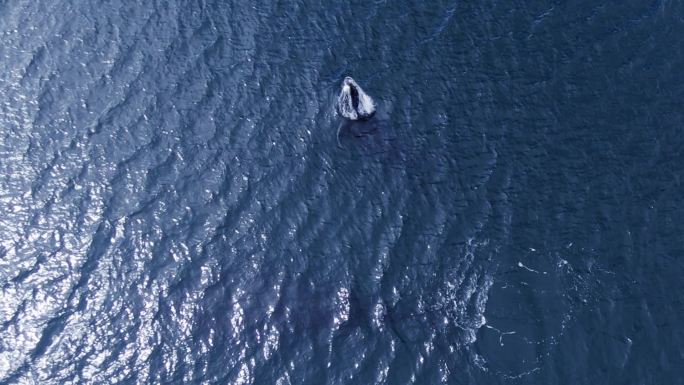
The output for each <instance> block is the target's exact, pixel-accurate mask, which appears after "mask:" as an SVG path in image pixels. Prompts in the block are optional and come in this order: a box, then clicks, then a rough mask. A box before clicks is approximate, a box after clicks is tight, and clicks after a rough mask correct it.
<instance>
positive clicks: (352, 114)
mask: <svg viewBox="0 0 684 385" xmlns="http://www.w3.org/2000/svg"><path fill="white" fill-rule="evenodd" d="M337 112H338V113H339V114H340V115H342V116H343V117H345V118H347V119H349V120H359V119H368V118H370V117H372V116H373V114H375V102H373V99H372V98H371V97H370V96H368V94H366V93H365V92H364V91H363V89H362V88H361V87H360V86H359V85H358V84H357V83H356V82H355V81H354V79H352V78H351V77H349V76H347V77H345V78H344V80H343V81H342V90H341V91H340V96H339V97H338V98H337Z"/></svg>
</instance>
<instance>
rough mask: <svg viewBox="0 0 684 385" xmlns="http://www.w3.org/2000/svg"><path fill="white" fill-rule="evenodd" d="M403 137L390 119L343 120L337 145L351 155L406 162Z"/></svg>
mask: <svg viewBox="0 0 684 385" xmlns="http://www.w3.org/2000/svg"><path fill="white" fill-rule="evenodd" d="M401 144H402V141H401V135H399V133H398V132H397V130H396V129H395V127H394V126H393V125H392V124H390V121H389V119H386V118H382V117H380V116H378V115H377V114H376V115H375V116H373V117H371V118H370V119H367V120H347V119H343V121H342V122H341V123H340V126H339V127H338V129H337V145H338V147H339V148H340V149H343V150H346V151H348V152H349V153H351V154H354V155H360V156H369V157H381V158H387V159H391V160H393V161H402V160H405V153H404V151H403V146H402V145H401Z"/></svg>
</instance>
